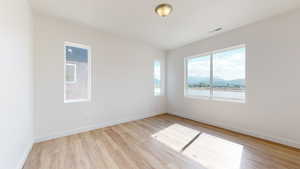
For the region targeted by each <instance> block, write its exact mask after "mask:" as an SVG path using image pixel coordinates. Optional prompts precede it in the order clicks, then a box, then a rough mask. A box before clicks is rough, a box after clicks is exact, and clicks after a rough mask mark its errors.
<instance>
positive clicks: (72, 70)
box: [66, 64, 77, 84]
mask: <svg viewBox="0 0 300 169" xmlns="http://www.w3.org/2000/svg"><path fill="white" fill-rule="evenodd" d="M76 81H77V70H76V64H66V83H68V84H70V83H76Z"/></svg>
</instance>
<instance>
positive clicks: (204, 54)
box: [184, 44, 247, 103]
mask: <svg viewBox="0 0 300 169" xmlns="http://www.w3.org/2000/svg"><path fill="white" fill-rule="evenodd" d="M239 48H245V50H246V63H247V48H246V45H245V44H242V45H237V46H232V47H228V48H223V49H218V50H213V51H211V52H205V53H202V54H199V55H193V56H187V57H185V58H184V97H186V98H192V99H204V100H214V101H229V102H237V103H246V100H247V87H246V88H245V98H244V99H243V100H240V99H233V98H223V97H214V96H213V87H212V84H213V55H214V54H216V53H220V52H225V51H228V50H234V49H239ZM204 56H210V85H211V86H210V96H195V95H189V94H188V92H187V90H188V87H187V77H188V74H187V73H188V71H187V69H188V64H187V63H188V60H190V59H193V58H199V57H204ZM246 63H245V86H247V64H246Z"/></svg>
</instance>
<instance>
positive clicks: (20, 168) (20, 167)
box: [16, 142, 33, 169]
mask: <svg viewBox="0 0 300 169" xmlns="http://www.w3.org/2000/svg"><path fill="white" fill-rule="evenodd" d="M32 146H33V142H31V143H30V144H29V145H28V146H27V147H26V149H25V151H24V153H23V154H22V156H21V159H20V161H19V162H18V164H17V167H16V169H22V168H23V166H24V164H25V162H26V159H27V157H28V155H29V153H30V151H31V149H32Z"/></svg>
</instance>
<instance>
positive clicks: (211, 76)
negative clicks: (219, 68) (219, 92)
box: [209, 53, 214, 98]
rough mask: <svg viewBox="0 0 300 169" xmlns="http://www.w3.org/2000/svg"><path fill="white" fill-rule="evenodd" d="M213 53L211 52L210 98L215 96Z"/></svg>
mask: <svg viewBox="0 0 300 169" xmlns="http://www.w3.org/2000/svg"><path fill="white" fill-rule="evenodd" d="M213 75H214V74H213V53H211V54H210V96H209V97H210V98H212V97H213Z"/></svg>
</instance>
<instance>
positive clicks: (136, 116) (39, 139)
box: [35, 113, 162, 143]
mask: <svg viewBox="0 0 300 169" xmlns="http://www.w3.org/2000/svg"><path fill="white" fill-rule="evenodd" d="M159 114H162V113H150V114H146V115H145V114H134V115H130V117H127V118H122V119H117V120H114V121H108V122H103V123H99V124H93V125H89V126H84V127H79V128H76V129H71V130H66V131H62V132H58V133H53V134H49V135H47V136H42V137H37V138H35V142H36V143H39V142H43V141H47V140H52V139H55V138H59V137H64V136H70V135H74V134H78V133H82V132H87V131H91V130H95V129H99V128H103V127H108V126H113V125H117V124H120V123H126V122H130V121H134V120H140V119H144V118H147V117H152V116H155V115H159Z"/></svg>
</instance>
